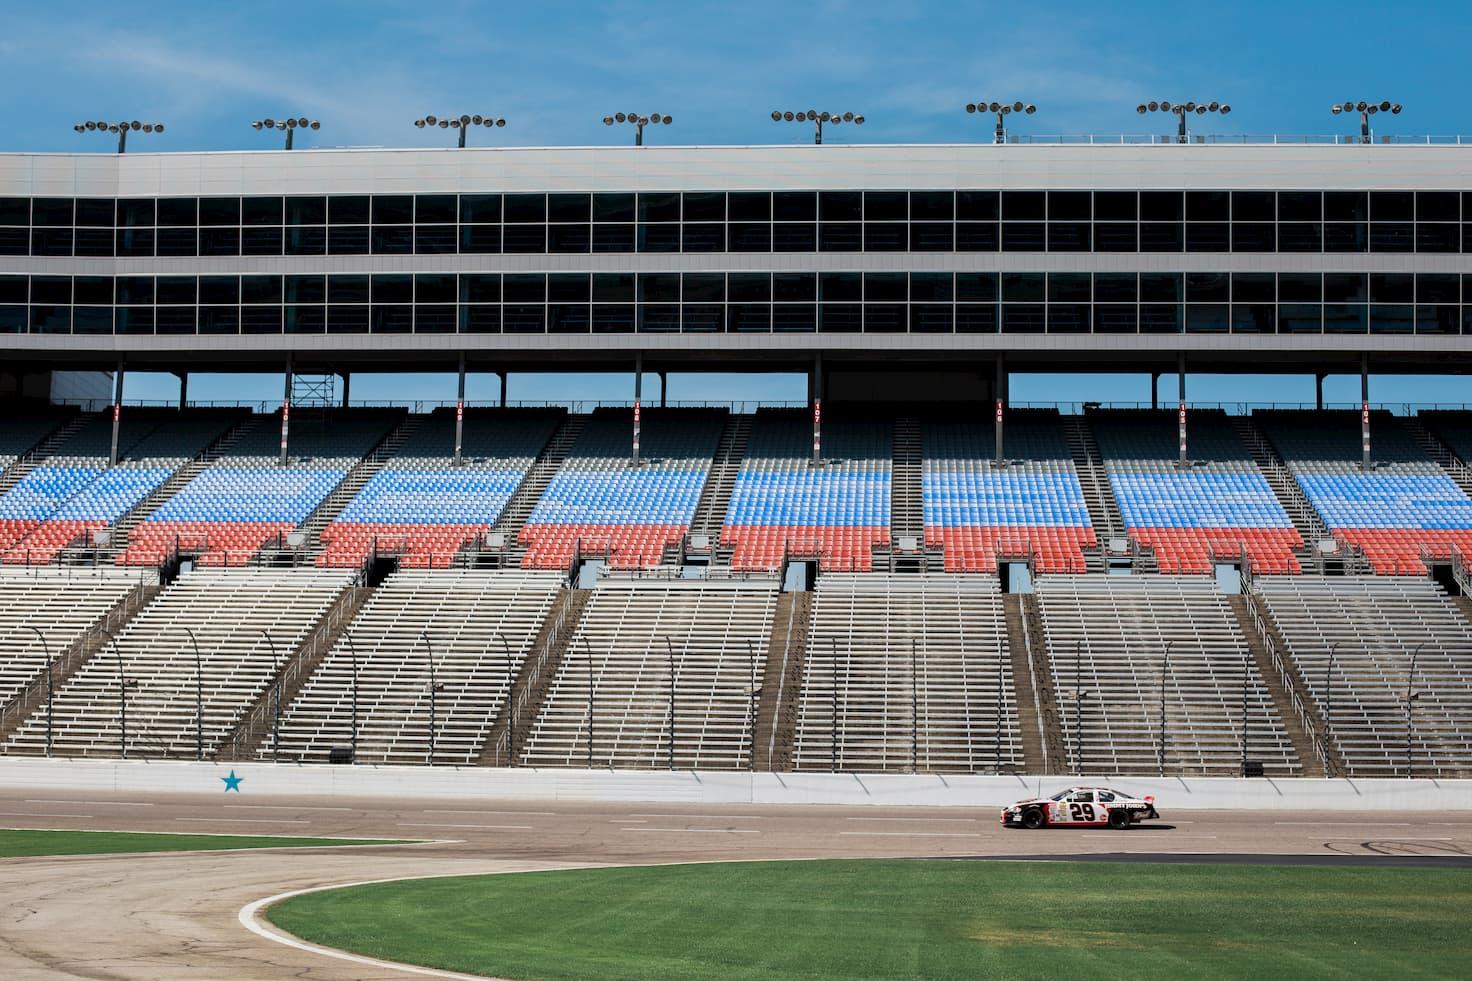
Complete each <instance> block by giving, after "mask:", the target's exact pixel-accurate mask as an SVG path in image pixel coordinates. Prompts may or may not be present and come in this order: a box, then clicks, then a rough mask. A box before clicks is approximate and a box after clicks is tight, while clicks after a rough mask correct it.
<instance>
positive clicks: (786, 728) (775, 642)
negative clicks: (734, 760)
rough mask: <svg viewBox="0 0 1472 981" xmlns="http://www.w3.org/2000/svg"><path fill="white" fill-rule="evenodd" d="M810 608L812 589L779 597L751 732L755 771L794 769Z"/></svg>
mask: <svg viewBox="0 0 1472 981" xmlns="http://www.w3.org/2000/svg"><path fill="white" fill-rule="evenodd" d="M812 609H813V594H812V593H807V592H791V593H783V594H781V595H780V596H779V597H778V598H777V610H776V613H775V614H774V615H773V616H772V632H771V634H770V635H769V636H768V638H767V659H766V664H765V666H764V668H763V671H762V687H761V691H760V693H759V694H758V696H757V706H756V724H755V726H754V727H753V732H752V736H751V741H752V763H751V765H752V769H754V770H763V771H772V772H781V771H787V770H791V769H792V759H793V755H794V752H795V748H796V742H797V712H798V704H799V701H800V697H801V694H802V674H803V667H804V665H805V663H806V661H807V647H808V633H809V631H810V629H811V627H812Z"/></svg>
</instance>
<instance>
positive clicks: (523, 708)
mask: <svg viewBox="0 0 1472 981" xmlns="http://www.w3.org/2000/svg"><path fill="white" fill-rule="evenodd" d="M577 604H578V591H577V589H575V588H573V587H572V586H568V587H567V588H565V589H564V590H563V592H562V595H561V596H560V597H558V600H557V606H556V608H555V609H554V610H553V611H552V613H551V615H550V616H549V617H548V619H547V621H546V622H547V632H546V634H544V635H543V638H542V644H541V646H540V647H539V648H538V649H536V650H534V651H533V652H532V653H531V655H530V658H531V659H529V660H528V661H526V662H524V663H523V665H522V666H521V667H520V668H513V669H512V670H513V671H515V672H518V673H520V672H525V676H526V678H527V679H534V678H541V677H542V676H543V675H544V673H545V672H546V668H547V661H548V659H549V658H551V657H552V652H553V651H555V650H557V649H558V648H560V647H562V646H564V645H563V635H564V633H565V632H566V631H568V630H570V629H573V628H574V627H576V626H577V623H576V619H577V618H576V617H575V616H573V611H574V609H575V608H576V607H577ZM515 681H516V676H515V674H513V675H512V677H510V678H508V679H507V683H508V684H513V683H515ZM548 681H549V683H550V679H548ZM536 695H537V692H536V691H535V690H534V688H533V686H532V685H531V684H525V685H517V686H516V696H515V698H514V699H513V701H512V704H511V706H510V710H509V712H508V713H507V716H506V726H505V728H504V729H502V730H501V733H500V735H498V736H497V737H496V743H495V746H494V747H493V748H494V750H495V757H496V759H497V760H506V759H507V758H508V756H509V752H510V748H509V744H510V739H511V733H512V730H515V731H517V732H520V733H522V734H523V739H522V745H525V744H526V738H525V737H526V732H527V727H526V726H525V725H523V716H524V715H525V714H526V712H527V710H528V709H529V708H530V707H531V701H532V699H533V698H534V697H536ZM532 721H534V720H532ZM507 765H509V766H515V765H516V761H515V760H510V762H509V763H508V764H507Z"/></svg>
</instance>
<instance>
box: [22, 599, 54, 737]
mask: <svg viewBox="0 0 1472 981" xmlns="http://www.w3.org/2000/svg"><path fill="white" fill-rule="evenodd" d="M25 629H26V630H29V631H30V632H31V633H33V634H35V635H36V637H37V638H38V639H39V640H40V641H41V652H42V654H43V655H44V656H45V658H46V755H47V756H50V755H51V734H52V716H51V708H52V699H53V698H54V696H55V674H54V668H55V664H56V662H55V661H53V660H51V645H50V644H48V643H47V642H46V635H45V634H43V633H41V628H40V627H37V626H35V625H33V624H29V623H28V624H26V625H25Z"/></svg>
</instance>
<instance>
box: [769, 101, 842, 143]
mask: <svg viewBox="0 0 1472 981" xmlns="http://www.w3.org/2000/svg"><path fill="white" fill-rule="evenodd" d="M772 122H774V123H779V122H782V123H792V122H798V123H808V122H810V123H812V124H813V142H814V143H815V144H821V143H822V142H823V127H824V126H825V125H827V126H838V125H840V124H841V123H848V124H850V125H852V126H862V125H864V117H863V116H861V115H859V114H857V113H854V112H819V111H818V110H816V109H808V110H806V111H799V112H792V111H790V110H789V111H786V112H784V111H782V110H780V109H774V110H772Z"/></svg>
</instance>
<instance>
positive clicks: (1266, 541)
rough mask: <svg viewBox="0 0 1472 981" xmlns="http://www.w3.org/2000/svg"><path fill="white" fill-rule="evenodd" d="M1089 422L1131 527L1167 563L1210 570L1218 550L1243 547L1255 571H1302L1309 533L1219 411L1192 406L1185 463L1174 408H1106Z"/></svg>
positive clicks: (1175, 569) (1235, 551) (1231, 553)
mask: <svg viewBox="0 0 1472 981" xmlns="http://www.w3.org/2000/svg"><path fill="white" fill-rule="evenodd" d="M1089 421H1090V424H1091V425H1092V427H1093V431H1094V438H1095V440H1096V441H1097V442H1098V444H1099V450H1100V452H1101V453H1102V454H1103V455H1104V466H1105V469H1106V471H1107V472H1108V474H1109V486H1110V488H1111V489H1112V491H1113V492H1114V497H1115V500H1116V501H1118V502H1119V510H1120V514H1121V515H1122V516H1123V518H1124V522H1125V526H1126V528H1127V529H1128V531H1129V536H1130V538H1131V539H1132V540H1134V541H1135V542H1136V543H1137V544H1139V545H1141V546H1144V547H1147V548H1149V549H1151V550H1153V552H1154V554H1155V559H1156V563H1157V565H1158V567H1159V569H1160V571H1161V572H1163V573H1167V574H1173V573H1185V574H1195V573H1201V574H1204V573H1209V572H1211V569H1212V559H1213V557H1220V558H1224V559H1229V558H1230V559H1235V558H1239V557H1241V556H1242V555H1243V553H1244V552H1245V553H1246V556H1247V558H1248V559H1249V561H1250V563H1251V566H1252V568H1253V569H1254V570H1255V571H1257V572H1262V573H1282V574H1287V573H1294V572H1298V571H1299V564H1298V560H1297V558H1296V557H1295V556H1294V552H1295V550H1297V549H1299V548H1302V547H1303V544H1304V543H1303V538H1302V536H1301V535H1299V533H1298V531H1297V530H1296V529H1295V528H1294V527H1293V521H1292V519H1291V518H1289V516H1288V513H1287V512H1286V511H1284V510H1283V506H1282V504H1280V503H1279V502H1278V499H1277V497H1276V496H1275V495H1274V494H1273V489H1272V487H1270V486H1269V485H1268V482H1267V480H1266V479H1265V478H1264V477H1263V475H1262V473H1261V472H1260V471H1259V470H1258V469H1257V465H1256V464H1255V463H1254V462H1253V460H1252V457H1251V455H1250V454H1249V453H1248V452H1247V448H1246V447H1245V446H1243V445H1242V441H1241V440H1240V439H1239V438H1238V437H1237V434H1236V433H1235V432H1234V431H1233V429H1232V427H1231V426H1230V425H1229V424H1228V422H1227V419H1226V416H1225V415H1224V414H1223V413H1221V412H1220V411H1215V410H1200V411H1194V412H1192V413H1190V415H1189V417H1188V426H1187V449H1188V463H1189V466H1188V467H1187V468H1185V469H1182V468H1181V467H1180V466H1179V465H1178V464H1179V453H1180V446H1179V430H1178V421H1177V417H1176V413H1175V412H1173V411H1162V412H1154V411H1128V410H1126V411H1120V410H1106V411H1099V412H1091V413H1090V415H1089Z"/></svg>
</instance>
